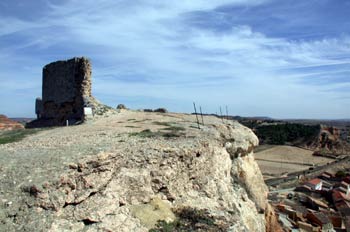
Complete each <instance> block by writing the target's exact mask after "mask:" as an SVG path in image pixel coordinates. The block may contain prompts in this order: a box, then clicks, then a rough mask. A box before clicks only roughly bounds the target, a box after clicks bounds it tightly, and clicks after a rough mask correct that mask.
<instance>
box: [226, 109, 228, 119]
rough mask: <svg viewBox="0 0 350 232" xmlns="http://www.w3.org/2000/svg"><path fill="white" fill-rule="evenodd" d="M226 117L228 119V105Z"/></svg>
mask: <svg viewBox="0 0 350 232" xmlns="http://www.w3.org/2000/svg"><path fill="white" fill-rule="evenodd" d="M226 119H227V120H228V108H227V106H226Z"/></svg>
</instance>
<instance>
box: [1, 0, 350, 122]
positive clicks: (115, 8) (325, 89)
mask: <svg viewBox="0 0 350 232" xmlns="http://www.w3.org/2000/svg"><path fill="white" fill-rule="evenodd" d="M349 15H350V1H349V0H283V1H280V0H216V1H214V0H213V1H208V0H182V1H181V0H168V1H164V0H133V1H130V0H100V1H95V0H84V1H80V0H79V1H78V0H32V1H28V0H2V1H1V2H0V60H1V61H0V89H1V91H0V99H1V101H0V113H3V114H6V115H8V116H11V117H15V116H16V117H17V116H23V117H31V116H34V101H35V98H36V97H39V96H41V84H42V83H41V81H42V79H41V78H42V77H41V72H42V67H43V66H44V65H45V64H47V63H50V62H52V61H56V60H62V59H64V60H65V59H69V58H72V57H74V56H86V57H89V58H90V59H91V61H92V65H93V94H94V95H95V96H96V97H97V98H98V99H99V100H100V101H102V102H104V103H106V104H108V105H111V106H114V107H115V106H116V105H117V104H119V103H124V104H126V105H127V106H128V107H130V108H134V109H138V108H157V107H166V108H167V109H169V110H170V111H175V112H191V111H192V102H193V101H195V102H196V103H197V104H198V105H201V106H202V109H203V111H205V112H207V113H215V112H217V111H218V110H219V106H220V105H221V106H223V107H225V106H226V105H227V106H228V108H229V113H230V114H232V115H242V116H271V117H275V118H323V119H327V118H350V107H349V105H350V91H349V90H350V18H349Z"/></svg>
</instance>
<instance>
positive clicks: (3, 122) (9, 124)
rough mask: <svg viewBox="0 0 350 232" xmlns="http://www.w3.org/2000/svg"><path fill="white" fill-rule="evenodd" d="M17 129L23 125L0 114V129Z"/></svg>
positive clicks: (22, 127)
mask: <svg viewBox="0 0 350 232" xmlns="http://www.w3.org/2000/svg"><path fill="white" fill-rule="evenodd" d="M19 129H24V126H23V125H22V124H20V123H18V122H15V121H12V120H10V119H9V118H8V117H6V116H5V115H1V114H0V131H3V130H19Z"/></svg>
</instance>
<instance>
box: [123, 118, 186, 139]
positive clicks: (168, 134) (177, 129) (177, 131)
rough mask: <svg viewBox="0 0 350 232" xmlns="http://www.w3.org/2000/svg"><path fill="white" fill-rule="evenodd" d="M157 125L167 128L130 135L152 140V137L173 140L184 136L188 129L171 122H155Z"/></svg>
mask: <svg viewBox="0 0 350 232" xmlns="http://www.w3.org/2000/svg"><path fill="white" fill-rule="evenodd" d="M154 124H156V125H161V126H166V127H165V128H162V129H160V130H158V131H151V130H150V129H146V130H143V131H141V132H133V133H130V134H129V136H139V137H142V138H152V137H158V136H159V137H165V138H173V137H180V136H183V135H184V133H183V131H185V130H186V129H185V128H184V127H181V126H176V125H173V124H172V123H169V122H164V123H163V122H154Z"/></svg>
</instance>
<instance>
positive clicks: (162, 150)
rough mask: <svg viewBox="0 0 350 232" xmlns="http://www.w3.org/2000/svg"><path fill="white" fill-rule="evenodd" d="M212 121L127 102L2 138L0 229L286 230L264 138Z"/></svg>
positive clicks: (235, 125) (0, 159)
mask: <svg viewBox="0 0 350 232" xmlns="http://www.w3.org/2000/svg"><path fill="white" fill-rule="evenodd" d="M204 122H205V126H201V129H198V128H197V125H196V123H195V116H193V115H186V114H173V113H147V112H133V111H128V110H122V111H121V113H119V114H117V115H111V116H109V117H106V118H99V119H94V120H92V121H89V122H88V123H85V124H83V125H79V126H72V127H61V128H55V129H50V130H45V131H42V132H40V133H39V134H36V135H32V136H31V137H27V138H26V139H25V140H23V141H21V142H18V143H12V144H6V145H0V172H1V175H0V184H1V188H0V189H1V192H0V199H1V207H0V231H125V232H129V231H149V230H150V229H152V228H160V227H161V225H166V226H176V224H177V225H179V224H181V223H183V224H184V225H186V226H188V228H192V230H193V231H259V232H260V231H272V230H274V231H278V229H279V227H278V224H277V223H276V218H275V216H274V213H273V211H272V210H271V208H270V206H269V204H268V203H267V199H266V197H267V193H268V190H267V187H266V186H265V184H264V181H263V177H262V175H261V172H260V170H259V167H258V165H257V163H256V162H255V160H254V156H253V148H254V147H255V146H257V145H258V139H257V137H256V136H255V135H254V133H253V132H252V131H251V130H250V129H248V128H246V127H244V126H242V125H241V124H239V123H237V122H233V121H224V122H222V121H221V119H218V118H216V117H211V116H206V117H204ZM162 220H163V223H160V224H158V226H157V222H159V221H162ZM166 222H168V223H169V224H167V223H166ZM172 222H173V223H172ZM153 231H161V230H153Z"/></svg>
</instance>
